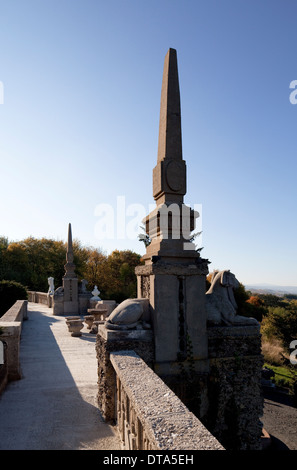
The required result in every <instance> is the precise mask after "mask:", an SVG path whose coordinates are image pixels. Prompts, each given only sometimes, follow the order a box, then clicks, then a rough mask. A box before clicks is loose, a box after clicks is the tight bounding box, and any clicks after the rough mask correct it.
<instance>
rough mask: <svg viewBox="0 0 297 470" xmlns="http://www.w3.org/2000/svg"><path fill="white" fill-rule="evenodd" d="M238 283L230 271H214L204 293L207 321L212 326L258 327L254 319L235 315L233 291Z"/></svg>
mask: <svg viewBox="0 0 297 470" xmlns="http://www.w3.org/2000/svg"><path fill="white" fill-rule="evenodd" d="M238 287H239V282H238V280H237V279H236V277H235V275H234V274H233V273H231V272H230V270H224V271H214V273H213V275H212V279H211V286H210V288H209V289H208V291H207V292H206V311H207V321H208V323H209V324H213V325H221V324H224V325H228V326H230V325H258V324H259V323H258V321H257V320H256V319H255V318H249V317H244V316H241V315H237V308H238V307H237V304H236V301H235V297H234V292H233V289H236V288H238Z"/></svg>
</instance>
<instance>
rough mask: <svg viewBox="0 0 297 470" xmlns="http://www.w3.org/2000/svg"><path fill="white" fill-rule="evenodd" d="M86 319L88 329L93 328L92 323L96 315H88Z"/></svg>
mask: <svg viewBox="0 0 297 470" xmlns="http://www.w3.org/2000/svg"><path fill="white" fill-rule="evenodd" d="M84 321H85V323H86V325H87V328H88V330H90V329H91V328H92V324H93V321H94V316H93V315H86V316H85V317H84Z"/></svg>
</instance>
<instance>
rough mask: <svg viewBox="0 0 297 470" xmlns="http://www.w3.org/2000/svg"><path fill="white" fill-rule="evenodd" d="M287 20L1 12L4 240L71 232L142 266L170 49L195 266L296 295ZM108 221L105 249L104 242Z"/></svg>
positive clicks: (34, 4) (248, 10) (272, 4)
mask: <svg viewBox="0 0 297 470" xmlns="http://www.w3.org/2000/svg"><path fill="white" fill-rule="evenodd" d="M294 12H295V14H294ZM296 13H297V4H296V3H293V2H289V7H288V4H286V6H284V4H283V2H281V0H279V1H278V0H272V1H268V0H264V1H263V2H261V3H259V2H257V1H256V0H251V1H250V2H248V3H247V2H244V1H243V0H239V1H238V2H236V3H234V1H231V0H227V1H226V2H224V3H222V2H220V1H219V0H210V1H208V2H204V1H199V2H197V1H196V0H191V1H189V2H187V3H186V4H184V3H183V4H181V3H179V2H177V1H169V0H164V1H162V2H158V1H157V0H152V1H151V2H149V4H145V3H141V4H140V3H139V2H137V1H136V0H128V1H127V2H125V4H123V3H122V2H121V1H119V0H111V1H110V2H108V3H105V2H98V1H95V0H88V1H85V2H82V1H80V0H71V1H70V0H64V1H63V2H62V3H61V2H58V1H57V0H44V1H43V2H42V3H40V2H38V1H37V0H28V1H27V2H22V1H21V0H15V1H14V2H13V4H12V3H11V2H10V3H7V4H4V5H3V6H2V14H1V18H0V26H1V27H0V40H1V43H2V44H3V45H4V44H5V45H6V46H5V47H2V48H1V51H0V63H1V67H0V142H1V144H0V155H1V162H2V166H1V176H2V178H1V201H2V204H1V206H0V217H1V222H2V223H1V226H0V236H5V237H7V238H8V239H9V241H19V240H22V239H25V238H28V237H29V236H33V237H34V238H42V237H45V238H52V239H59V240H63V241H64V240H65V241H66V240H67V227H68V223H69V222H70V223H71V225H72V233H73V239H78V240H80V241H81V243H82V244H83V245H85V246H94V247H95V248H100V249H102V250H103V252H106V253H107V254H108V253H110V252H112V251H113V250H115V249H119V250H124V249H128V250H132V251H134V252H136V253H139V254H140V255H143V254H144V253H145V247H144V244H143V243H142V242H141V241H139V240H138V239H137V236H136V237H135V234H137V231H138V233H141V229H140V226H141V225H142V224H141V220H142V219H141V217H140V214H143V212H146V213H145V215H147V214H149V212H150V205H154V206H155V203H154V200H153V196H152V171H153V168H154V166H155V165H156V162H157V149H158V130H159V112H160V96H161V85H162V74H163V64H164V58H165V55H166V53H167V51H168V49H169V48H174V49H176V50H177V60H178V72H179V85H180V95H181V119H182V145H183V159H184V160H185V162H186V165H187V194H186V196H185V203H186V204H188V205H189V206H191V207H193V206H194V205H197V206H199V207H200V208H201V210H200V212H201V218H200V220H199V219H198V222H199V224H200V225H199V229H198V230H197V229H195V232H196V231H200V229H201V230H202V236H201V237H200V238H199V245H200V246H202V247H203V250H202V252H201V256H202V257H203V258H207V259H209V260H210V262H211V264H210V265H209V271H210V272H211V271H213V270H214V269H220V270H223V269H230V271H231V272H233V273H234V274H235V275H236V277H237V279H238V280H239V281H240V282H241V283H242V284H244V285H249V284H263V283H269V284H273V285H283V286H296V285H297V273H296V267H295V261H296V258H297V247H296V243H295V238H294V233H296V231H297V221H296V217H294V214H295V211H296V210H295V203H296V200H297V187H296V184H295V174H296V169H297V163H296V143H295V139H294V135H295V133H296V124H297V106H295V104H296V103H295V102H294V99H293V98H294V96H295V95H296V93H295V88H294V87H295V83H294V81H296V79H297V67H296V64H295V62H294V60H293V57H294V55H295V51H294V44H295V43H296V40H297V30H296V25H295V17H296ZM296 84H297V82H296ZM295 101H296V100H295ZM119 198H122V199H119ZM119 201H120V204H122V205H120V206H118V205H119ZM106 205H107V206H110V207H111V208H112V209H113V210H114V232H113V234H114V236H113V237H111V236H109V237H107V238H105V239H104V238H101V239H100V237H98V223H100V221H101V222H102V212H101V213H100V210H101V209H103V207H104V206H106ZM100 217H101V218H100ZM138 228H139V230H138ZM129 230H130V232H129ZM131 234H134V235H133V236H134V238H133V237H132V238H131V236H130V235H131Z"/></svg>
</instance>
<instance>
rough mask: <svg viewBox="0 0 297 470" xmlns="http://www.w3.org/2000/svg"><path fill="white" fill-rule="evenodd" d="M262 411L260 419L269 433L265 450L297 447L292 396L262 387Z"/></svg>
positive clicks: (294, 408)
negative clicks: (267, 445)
mask: <svg viewBox="0 0 297 470" xmlns="http://www.w3.org/2000/svg"><path fill="white" fill-rule="evenodd" d="M263 398H264V413H263V417H262V419H261V421H262V422H263V425H264V428H265V429H266V431H267V432H268V433H269V434H270V437H271V445H270V446H269V447H268V448H267V449H266V450H267V451H270V450H272V451H274V450H277V451H278V450H283V451H284V450H285V451H288V450H296V449H297V433H296V430H297V409H296V407H295V406H294V403H293V400H292V397H291V396H290V395H288V394H287V393H283V392H281V391H279V390H277V389H275V388H269V387H263Z"/></svg>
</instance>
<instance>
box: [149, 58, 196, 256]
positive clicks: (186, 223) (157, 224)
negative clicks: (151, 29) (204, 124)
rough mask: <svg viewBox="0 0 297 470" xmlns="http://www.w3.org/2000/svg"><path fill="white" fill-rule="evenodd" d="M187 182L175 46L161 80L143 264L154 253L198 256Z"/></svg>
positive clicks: (194, 217)
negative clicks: (152, 205)
mask: <svg viewBox="0 0 297 470" xmlns="http://www.w3.org/2000/svg"><path fill="white" fill-rule="evenodd" d="M186 186H187V182H186V163H185V161H184V160H183V155H182V131H181V108H180V91H179V80H178V68H177V54H176V50H175V49H169V51H168V52H167V54H166V57H165V62H164V72H163V81H162V92H161V106H160V123H159V142H158V159H157V165H156V166H155V168H154V170H153V196H154V199H155V201H156V209H155V210H153V211H152V212H151V213H150V214H149V215H148V216H147V217H146V219H145V220H144V224H145V228H146V233H147V234H148V235H149V237H150V239H151V244H150V245H149V247H148V249H147V252H146V254H145V255H144V257H143V259H144V260H145V263H146V264H150V263H151V262H152V257H156V256H157V257H161V258H162V259H163V260H164V259H165V258H166V260H167V262H174V263H177V262H182V263H183V262H188V261H190V260H193V258H199V254H198V253H197V252H196V251H195V246H194V244H193V243H192V242H190V241H189V239H190V235H191V232H192V231H193V230H194V228H195V219H196V218H197V217H198V216H199V214H198V213H197V212H195V211H193V210H192V209H191V208H190V207H188V206H186V205H185V204H184V195H185V194H186Z"/></svg>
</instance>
